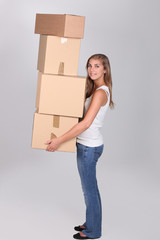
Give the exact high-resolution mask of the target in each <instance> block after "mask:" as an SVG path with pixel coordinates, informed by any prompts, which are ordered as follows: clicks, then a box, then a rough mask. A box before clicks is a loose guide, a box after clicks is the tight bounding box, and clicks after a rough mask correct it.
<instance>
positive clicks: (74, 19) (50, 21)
mask: <svg viewBox="0 0 160 240" xmlns="http://www.w3.org/2000/svg"><path fill="white" fill-rule="evenodd" d="M84 22H85V17H82V16H76V15H69V14H36V24H35V33H38V34H46V35H54V36H59V37H68V38H69V37H70V38H83V35H84Z"/></svg>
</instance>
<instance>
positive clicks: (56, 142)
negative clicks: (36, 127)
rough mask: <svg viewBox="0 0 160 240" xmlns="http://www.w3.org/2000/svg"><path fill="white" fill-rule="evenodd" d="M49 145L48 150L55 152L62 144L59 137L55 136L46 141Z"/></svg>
mask: <svg viewBox="0 0 160 240" xmlns="http://www.w3.org/2000/svg"><path fill="white" fill-rule="evenodd" d="M45 144H46V145H48V146H47V148H46V151H49V152H54V151H56V150H57V149H58V148H59V146H60V141H59V139H58V138H53V139H51V140H48V141H47V142H45Z"/></svg>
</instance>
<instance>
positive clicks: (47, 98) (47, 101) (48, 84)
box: [36, 72, 86, 118]
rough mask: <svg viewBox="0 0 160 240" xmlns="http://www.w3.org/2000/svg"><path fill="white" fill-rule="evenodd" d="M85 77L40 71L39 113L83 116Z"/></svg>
mask: <svg viewBox="0 0 160 240" xmlns="http://www.w3.org/2000/svg"><path fill="white" fill-rule="evenodd" d="M85 87H86V78H85V77H73V76H61V75H53V74H42V73H41V72H39V73H38V83H37V97H36V108H37V109H38V113H43V114H52V115H61V116H68V117H78V118H81V117H82V116H83V109H84V101H85Z"/></svg>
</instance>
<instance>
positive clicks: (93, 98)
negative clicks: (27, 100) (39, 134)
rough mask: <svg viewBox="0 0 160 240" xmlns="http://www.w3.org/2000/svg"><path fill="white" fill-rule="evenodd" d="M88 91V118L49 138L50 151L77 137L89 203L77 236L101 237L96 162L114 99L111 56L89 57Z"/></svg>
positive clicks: (101, 150)
mask: <svg viewBox="0 0 160 240" xmlns="http://www.w3.org/2000/svg"><path fill="white" fill-rule="evenodd" d="M86 68H87V72H88V76H87V92H86V101H85V111H84V118H83V120H82V121H80V122H79V123H77V124H76V125H75V126H74V127H73V128H71V129H70V130H69V131H68V132H66V133H65V134H64V135H62V136H60V137H58V138H54V139H52V140H49V141H47V142H46V144H48V146H47V149H46V150H47V151H51V152H54V151H56V149H57V148H58V147H59V146H60V144H62V143H63V142H65V141H68V140H70V139H72V138H74V137H77V143H76V145H77V166H78V171H79V175H80V178H81V184H82V189H83V193H84V198H85V204H86V221H85V223H84V224H83V225H80V226H76V227H75V228H74V229H75V230H76V231H79V233H77V234H74V235H73V237H74V238H75V239H94V238H99V237H101V225H102V208H101V198H100V194H99V190H98V185H97V180H96V164H97V161H98V159H99V157H100V156H101V154H102V152H103V146H104V145H103V137H102V135H101V133H100V128H101V127H102V125H103V122H104V117H105V114H106V111H107V109H108V107H109V106H110V108H113V107H114V103H113V101H112V78H111V68H110V63H109V60H108V58H107V57H106V56H105V55H103V54H95V55H93V56H91V57H90V58H89V59H88V61H87V65H86Z"/></svg>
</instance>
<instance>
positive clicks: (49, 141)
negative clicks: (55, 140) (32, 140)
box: [44, 140, 52, 145]
mask: <svg viewBox="0 0 160 240" xmlns="http://www.w3.org/2000/svg"><path fill="white" fill-rule="evenodd" d="M51 142H52V141H51V140H48V141H47V142H45V143H44V144H46V145H48V144H50V143H51Z"/></svg>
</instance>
